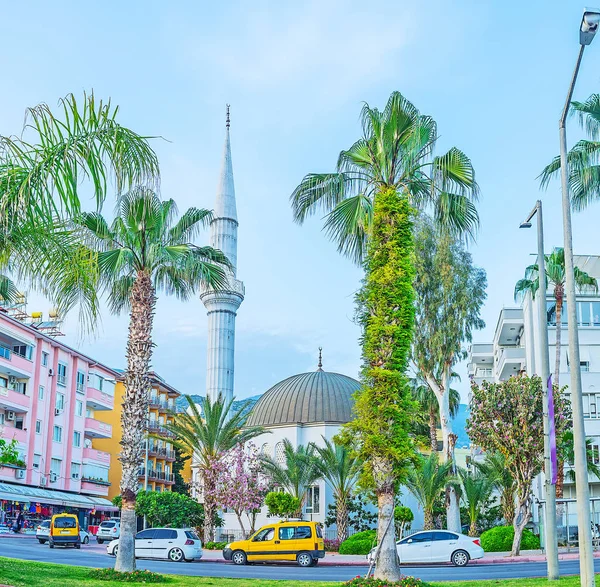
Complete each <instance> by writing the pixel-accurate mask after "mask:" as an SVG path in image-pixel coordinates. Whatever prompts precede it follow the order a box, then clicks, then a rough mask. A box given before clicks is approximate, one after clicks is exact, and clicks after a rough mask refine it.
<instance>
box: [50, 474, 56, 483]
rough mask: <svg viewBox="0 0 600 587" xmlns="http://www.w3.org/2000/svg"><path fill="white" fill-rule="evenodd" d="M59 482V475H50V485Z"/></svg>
mask: <svg viewBox="0 0 600 587" xmlns="http://www.w3.org/2000/svg"><path fill="white" fill-rule="evenodd" d="M57 481H58V474H57V473H50V483H56V482H57Z"/></svg>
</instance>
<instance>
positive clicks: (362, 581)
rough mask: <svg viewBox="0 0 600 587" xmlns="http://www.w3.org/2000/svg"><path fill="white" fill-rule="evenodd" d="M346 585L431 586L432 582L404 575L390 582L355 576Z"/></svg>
mask: <svg viewBox="0 0 600 587" xmlns="http://www.w3.org/2000/svg"><path fill="white" fill-rule="evenodd" d="M344 586H345V587H430V583H426V582H425V581H422V580H421V579H417V578H416V577H410V576H404V577H402V578H401V579H400V581H396V582H395V583H390V582H389V581H383V580H382V579H373V577H369V578H367V577H355V578H354V579H351V580H350V581H346V583H344Z"/></svg>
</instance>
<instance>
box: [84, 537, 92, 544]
mask: <svg viewBox="0 0 600 587" xmlns="http://www.w3.org/2000/svg"><path fill="white" fill-rule="evenodd" d="M89 541H90V537H89V536H86V537H85V538H84V539H83V543H84V544H88V543H89Z"/></svg>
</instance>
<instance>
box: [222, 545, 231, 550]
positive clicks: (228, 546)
mask: <svg viewBox="0 0 600 587" xmlns="http://www.w3.org/2000/svg"><path fill="white" fill-rule="evenodd" d="M223 550H231V546H230V545H229V544H226V545H225V548H224V549H223Z"/></svg>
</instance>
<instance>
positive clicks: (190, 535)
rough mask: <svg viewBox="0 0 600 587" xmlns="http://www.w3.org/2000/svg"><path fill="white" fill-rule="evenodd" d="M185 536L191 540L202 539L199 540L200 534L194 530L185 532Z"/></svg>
mask: <svg viewBox="0 0 600 587" xmlns="http://www.w3.org/2000/svg"><path fill="white" fill-rule="evenodd" d="M185 535H186V536H187V537H188V538H189V539H190V540H200V538H198V534H196V532H194V531H193V530H186V531H185Z"/></svg>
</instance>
